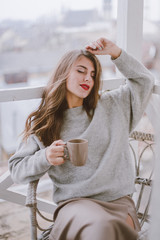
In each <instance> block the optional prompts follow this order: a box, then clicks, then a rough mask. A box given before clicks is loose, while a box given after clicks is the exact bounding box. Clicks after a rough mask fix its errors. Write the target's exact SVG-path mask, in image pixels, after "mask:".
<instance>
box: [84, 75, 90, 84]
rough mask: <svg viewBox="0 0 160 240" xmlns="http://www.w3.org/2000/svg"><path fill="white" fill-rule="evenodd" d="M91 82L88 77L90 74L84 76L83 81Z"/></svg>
mask: <svg viewBox="0 0 160 240" xmlns="http://www.w3.org/2000/svg"><path fill="white" fill-rule="evenodd" d="M90 80H91V76H90V74H86V75H85V81H87V82H88V81H90Z"/></svg>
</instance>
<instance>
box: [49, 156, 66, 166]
mask: <svg viewBox="0 0 160 240" xmlns="http://www.w3.org/2000/svg"><path fill="white" fill-rule="evenodd" d="M64 162H65V160H64V158H63V157H57V158H55V159H54V160H53V161H52V164H53V165H54V166H59V165H61V164H63V163H64Z"/></svg>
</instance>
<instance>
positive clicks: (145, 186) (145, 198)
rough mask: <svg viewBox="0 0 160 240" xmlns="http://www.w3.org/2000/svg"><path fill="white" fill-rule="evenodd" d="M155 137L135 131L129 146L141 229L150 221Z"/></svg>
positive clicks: (134, 197)
mask: <svg viewBox="0 0 160 240" xmlns="http://www.w3.org/2000/svg"><path fill="white" fill-rule="evenodd" d="M154 143H155V142H154V135H153V134H148V133H142V132H137V131H134V132H133V133H132V134H131V135H130V139H129V144H130V149H131V154H132V157H133V159H134V163H135V171H136V179H135V186H136V192H135V193H134V194H133V196H132V197H133V200H134V201H135V204H136V211H137V216H138V218H139V221H140V225H141V227H142V226H143V225H144V223H145V222H148V221H149V215H150V214H149V206H150V198H151V187H152V179H153V165H154Z"/></svg>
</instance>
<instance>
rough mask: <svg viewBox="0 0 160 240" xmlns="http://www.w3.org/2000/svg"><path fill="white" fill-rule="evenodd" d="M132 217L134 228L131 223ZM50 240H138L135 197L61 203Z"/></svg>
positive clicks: (55, 215)
mask: <svg viewBox="0 0 160 240" xmlns="http://www.w3.org/2000/svg"><path fill="white" fill-rule="evenodd" d="M128 215H130V217H131V218H132V220H133V222H134V228H135V229H133V228H132V227H130V226H129V225H128V224H127V223H126V220H127V217H128ZM54 221H55V224H54V226H53V229H52V231H51V233H50V237H49V239H50V240H136V239H137V235H138V231H140V225H139V222H138V218H137V215H136V211H135V205H134V202H133V200H132V199H131V197H129V196H126V197H122V198H120V199H117V200H114V201H111V202H103V201H99V200H95V199H91V198H74V199H70V200H67V201H64V202H63V203H60V204H59V205H58V207H57V209H56V211H55V213H54Z"/></svg>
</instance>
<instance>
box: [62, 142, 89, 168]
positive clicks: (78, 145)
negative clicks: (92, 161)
mask: <svg viewBox="0 0 160 240" xmlns="http://www.w3.org/2000/svg"><path fill="white" fill-rule="evenodd" d="M64 159H65V160H70V161H71V163H72V164H73V165H74V166H83V165H85V163H86V161H87V159H88V140H86V139H71V140H69V141H68V142H66V144H65V148H64Z"/></svg>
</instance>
